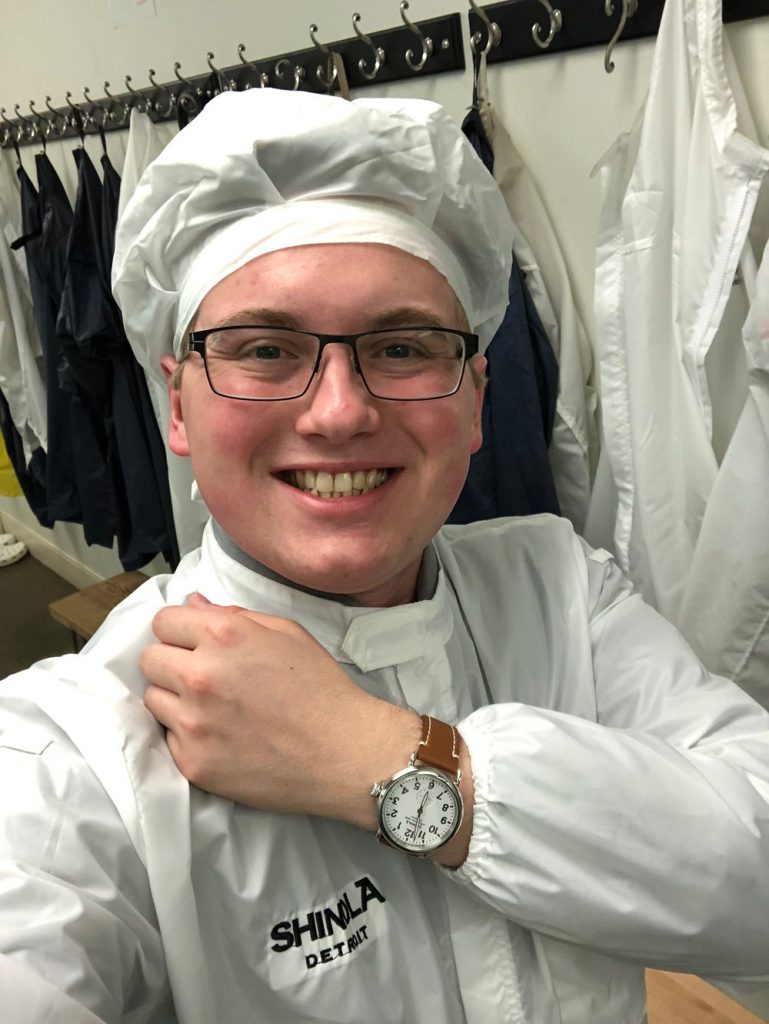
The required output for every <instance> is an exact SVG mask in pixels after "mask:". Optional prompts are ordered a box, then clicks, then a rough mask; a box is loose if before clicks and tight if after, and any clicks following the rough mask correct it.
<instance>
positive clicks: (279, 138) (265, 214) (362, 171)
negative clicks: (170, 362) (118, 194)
mask: <svg viewBox="0 0 769 1024" xmlns="http://www.w3.org/2000/svg"><path fill="white" fill-rule="evenodd" d="M366 241H369V242H378V243H385V244H390V245H393V246H396V247H397V248H400V249H403V250H405V251H406V252H409V253H412V254H413V255H415V256H419V257H421V258H422V259H425V260H427V261H428V262H429V263H430V264H431V265H432V266H434V267H435V268H436V270H438V271H439V272H440V273H441V274H443V276H444V277H445V278H446V279H447V281H448V282H449V284H450V285H451V286H452V288H453V290H454V292H455V294H456V295H457V298H458V299H459V301H460V303H461V305H462V307H463V309H464V311H465V313H466V315H467V319H468V321H469V323H470V325H471V327H472V329H473V330H474V331H475V332H477V333H478V335H479V336H480V339H481V348H482V350H483V349H484V348H485V347H486V346H487V345H488V343H489V341H490V340H491V338H492V337H493V335H494V332H495V331H496V329H497V327H498V326H499V324H500V322H501V320H502V316H503V314H504V311H505V308H506V306H507V288H508V279H509V275H510V267H511V254H512V226H511V223H510V218H509V215H508V212H507V208H506V205H505V202H504V200H503V198H502V196H501V194H500V192H499V190H498V188H497V186H496V184H495V183H494V180H493V178H492V177H491V175H490V174H489V173H488V172H487V171H486V168H485V167H484V166H483V164H482V162H481V161H480V160H479V159H478V157H477V156H476V154H475V152H474V151H473V149H472V147H471V146H470V144H469V143H468V142H467V140H466V139H465V137H464V136H463V134H462V132H461V130H460V129H459V127H458V126H457V125H456V123H455V122H454V121H453V120H452V119H451V118H450V117H449V115H448V114H447V113H446V112H445V111H444V110H443V108H442V107H440V106H438V105H437V104H436V103H431V102H429V101H426V100H413V99H411V100H410V99H403V100H396V99H359V100H355V101H353V102H348V101H347V100H343V99H339V98H336V97H330V96H320V95H315V94H311V93H301V92H289V91H281V90H274V89H254V90H249V91H247V92H242V93H233V92H228V93H224V94H223V95H221V96H218V97H217V98H215V99H214V100H212V101H211V102H210V103H208V104H207V105H206V107H205V108H204V110H203V111H202V113H200V114H199V115H198V116H197V117H196V118H195V119H194V120H193V121H192V122H191V123H190V124H189V125H188V126H187V127H186V128H185V129H184V130H183V131H181V132H180V133H179V134H178V135H177V136H176V138H174V139H173V140H172V141H171V142H170V143H169V144H168V146H167V147H166V148H165V150H164V151H163V152H162V153H161V155H160V156H159V157H158V158H157V159H156V160H155V161H154V162H153V163H152V164H150V166H149V167H148V168H147V170H146V171H145V173H144V175H143V177H142V179H141V181H140V182H139V185H138V187H137V189H136V191H135V193H134V195H133V196H132V197H131V199H130V200H129V202H128V204H127V206H126V208H125V211H124V213H123V216H122V217H121V219H120V222H119V224H118V228H117V235H116V242H115V258H114V262H113V271H112V283H113V290H114V293H115V296H116V298H117V301H118V303H119V304H120V307H121V309H122V311H123V318H124V321H125V326H126V332H127V334H128V337H129V339H130V341H131V344H132V346H133V348H134V351H135V353H136V356H137V358H138V359H139V361H140V362H141V363H142V365H143V366H144V367H145V368H146V369H147V370H148V371H150V372H152V373H154V374H157V373H158V363H159V360H160V357H161V356H162V355H164V354H166V353H168V352H170V351H171V350H172V348H173V350H174V351H175V352H176V353H177V354H178V351H179V344H180V342H181V340H182V337H183V332H184V330H185V329H186V327H187V325H188V324H189V322H190V321H191V320H192V318H193V316H194V314H195V312H196V310H197V308H198V307H199V305H200V303H201V302H202V300H203V298H204V297H205V295H206V294H207V293H208V292H209V291H210V290H211V289H212V288H213V287H214V285H216V284H217V283H218V282H219V281H221V280H223V279H224V278H225V277H227V276H228V275H229V274H231V273H233V272H234V271H235V270H237V269H239V267H242V266H244V265H245V264H246V263H248V262H249V261H250V260H252V259H254V258H255V257H256V256H259V255H261V254H263V253H266V252H272V251H275V250H276V249H284V248H289V247H292V246H298V245H307V244H317V243H327V242H366Z"/></svg>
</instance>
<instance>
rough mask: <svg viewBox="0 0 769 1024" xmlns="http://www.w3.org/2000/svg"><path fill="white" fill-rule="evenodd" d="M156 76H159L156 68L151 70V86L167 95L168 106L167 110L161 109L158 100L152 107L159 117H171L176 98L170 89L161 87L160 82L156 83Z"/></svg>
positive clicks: (154, 101)
mask: <svg viewBox="0 0 769 1024" xmlns="http://www.w3.org/2000/svg"><path fill="white" fill-rule="evenodd" d="M156 74H157V72H156V71H155V69H154V68H150V69H149V80H150V84H151V85H152V86H153V87H154V88H155V89H157V90H158V91H159V92H161V93H164V94H165V96H166V104H167V105H166V108H165V110H161V109H160V103H159V101H158V100H153V102H152V106H153V107H154V109H155V112H156V113H157V115H158V117H164V118H165V117H170V116H171V114H172V112H173V109H174V107H175V106H176V97H175V96H174V94H173V93H172V92H171V90H170V89H169V88H168V86H165V85H161V83H160V82H156V81H155V75H156Z"/></svg>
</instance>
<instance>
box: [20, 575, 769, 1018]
mask: <svg viewBox="0 0 769 1024" xmlns="http://www.w3.org/2000/svg"><path fill="white" fill-rule="evenodd" d="M74 590H75V588H74V587H72V586H71V585H70V584H69V583H67V582H66V581H65V580H63V579H61V577H59V576H57V575H56V574H55V573H53V572H51V571H50V569H46V567H45V566H43V565H41V564H40V562H38V561H37V560H36V559H34V558H33V557H32V556H31V555H27V556H26V557H25V558H23V559H22V560H21V561H20V562H16V563H14V564H13V565H9V566H3V567H2V568H0V623H2V626H0V629H1V630H2V640H3V642H2V643H0V678H3V677H4V676H6V675H10V673H11V672H17V671H19V670H20V669H22V668H26V667H27V666H29V665H31V664H32V663H33V662H34V661H38V660H39V659H41V658H47V657H51V656H52V655H56V654H67V653H69V652H71V651H72V649H73V647H72V635H71V633H70V632H69V630H67V629H65V628H64V627H63V626H60V625H58V624H57V623H56V622H54V621H53V619H51V617H50V615H49V614H48V605H49V604H50V602H51V601H55V600H57V599H58V598H60V597H65V596H66V595H67V594H71V593H73V592H74ZM646 987H647V993H648V998H649V1024H767V1022H766V1021H764V1020H762V1018H759V1017H756V1016H755V1015H754V1014H752V1013H749V1012H748V1011H747V1010H745V1009H744V1008H743V1007H742V1006H740V1005H739V1004H737V1003H735V1002H733V1001H732V1000H731V999H729V998H728V997H727V996H725V995H724V994H723V993H721V992H719V991H718V990H717V989H715V988H713V987H712V986H711V985H707V984H706V983H705V982H703V981H701V980H700V979H699V978H694V977H692V976H691V975H684V974H662V973H660V972H659V971H647V985H646Z"/></svg>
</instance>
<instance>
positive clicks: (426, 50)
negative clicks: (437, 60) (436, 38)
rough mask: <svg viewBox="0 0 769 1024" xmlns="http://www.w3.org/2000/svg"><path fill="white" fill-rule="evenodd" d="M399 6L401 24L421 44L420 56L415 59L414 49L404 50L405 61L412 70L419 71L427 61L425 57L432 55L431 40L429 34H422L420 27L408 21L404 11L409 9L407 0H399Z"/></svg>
mask: <svg viewBox="0 0 769 1024" xmlns="http://www.w3.org/2000/svg"><path fill="white" fill-rule="evenodd" d="M400 8H401V18H402V19H403V24H404V25H405V26H406V28H409V29H411V31H412V32H413V33H414V35H415V36H416V37H417V39H418V40H419V42H420V43H421V44H422V56H421V58H420V59H419V60H417V61H415V60H414V51H413V50H411V49H408V50H406V53H405V57H406V63H407V64H408V66H409V67H410V68H411V70H412V71H421V70H422V68H423V67H424V66H425V64H426V63H427V58H428V57H432V55H433V41H432V39H431V38H430V37H429V36H425V35H423V34H422V31H421V29H420V28H419V27H418V26H417V25H414V24H413V23H412V22H410V21H409V19H408V18H407V17H406V11H407V10H408V9H409V0H401V4H400Z"/></svg>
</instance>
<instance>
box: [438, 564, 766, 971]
mask: <svg viewBox="0 0 769 1024" xmlns="http://www.w3.org/2000/svg"><path fill="white" fill-rule="evenodd" d="M587 564H588V594H589V605H590V609H589V629H590V640H591V649H592V661H593V673H594V684H595V694H596V719H597V720H595V721H589V720H586V719H583V718H580V717H577V716H574V715H567V714H563V713H559V712H557V711H552V710H546V709H541V708H536V707H532V706H528V705H524V704H515V703H510V704H492V705H490V706H488V707H485V708H482V709H480V710H478V711H475V712H474V713H473V714H471V715H470V716H469V717H468V718H466V719H465V720H464V721H463V722H461V723H460V725H459V729H460V732H461V734H462V736H463V737H464V739H465V741H466V743H467V746H468V749H469V751H470V755H471V759H472V768H473V776H474V780H475V807H474V825H473V837H472V840H471V845H470V851H469V855H468V857H467V860H466V861H465V863H464V864H463V865H462V867H461V868H459V869H458V870H457V871H454V872H451V876H452V877H453V878H454V879H455V880H456V881H457V882H460V883H461V884H463V885H465V886H467V887H469V888H470V889H471V890H472V891H473V892H474V893H475V894H476V895H477V896H478V897H479V898H480V899H482V900H484V901H485V902H486V903H488V904H490V905H491V906H493V907H494V908H496V909H497V910H498V911H499V912H500V913H502V914H504V915H506V916H507V917H509V918H510V919H512V920H514V921H516V922H518V923H519V924H522V925H524V926H526V927H528V928H531V929H533V930H535V931H539V932H542V933H544V934H547V935H551V936H554V937H556V938H559V939H562V940H566V941H569V942H574V943H578V944H581V945H586V946H589V947H591V948H593V949H596V950H598V951H600V952H605V953H608V954H610V955H612V956H614V957H619V958H622V959H628V960H631V961H635V962H641V963H644V964H646V965H649V966H657V967H659V968H662V969H667V970H679V971H693V972H697V973H701V974H705V975H711V976H714V977H720V978H730V977H731V978H737V977H739V978H743V979H750V980H754V981H756V982H759V981H764V980H766V979H769V884H767V879H768V878H769V715H767V713H766V712H765V711H764V710H763V709H762V708H761V707H760V706H759V705H758V704H756V703H755V702H754V701H753V700H752V699H751V698H750V697H748V696H747V695H746V694H744V693H743V692H742V691H741V690H739V689H738V688H737V687H736V686H734V685H733V684H732V683H730V682H729V681H728V680H725V679H722V678H720V677H717V676H713V675H711V674H709V673H708V672H707V671H706V670H705V669H704V668H703V667H702V665H701V664H700V663H699V662H698V660H697V659H696V657H695V656H694V654H693V653H692V651H691V649H690V648H689V647H688V645H687V644H686V642H685V641H684V640H683V639H682V637H681V636H680V634H678V632H677V631H676V630H675V629H674V628H673V627H672V626H671V625H670V624H669V623H668V622H667V621H666V620H665V619H663V618H662V617H661V616H660V615H658V614H657V613H656V612H655V611H653V610H652V609H651V608H650V607H648V606H647V605H645V604H644V603H643V601H642V600H641V599H640V598H639V597H638V596H636V595H634V594H633V593H632V592H631V590H630V587H629V585H628V584H627V582H626V581H625V579H624V577H623V576H622V574H621V573H620V571H619V570H618V569H617V567H616V565H615V564H614V563H613V562H612V561H611V560H605V561H604V562H603V563H600V562H599V561H596V560H593V559H588V560H587Z"/></svg>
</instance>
